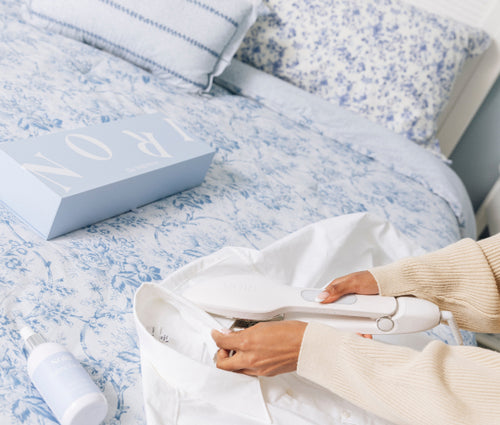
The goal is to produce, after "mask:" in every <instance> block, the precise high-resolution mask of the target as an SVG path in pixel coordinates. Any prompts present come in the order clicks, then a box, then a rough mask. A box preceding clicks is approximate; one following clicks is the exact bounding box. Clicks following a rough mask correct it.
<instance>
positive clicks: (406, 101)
mask: <svg viewBox="0 0 500 425" xmlns="http://www.w3.org/2000/svg"><path fill="white" fill-rule="evenodd" d="M264 4H266V5H267V6H268V7H269V9H270V11H271V12H270V13H269V14H267V15H265V16H261V17H259V18H258V19H257V22H256V24H255V25H254V26H253V27H252V28H251V29H250V31H249V33H248V34H247V36H246V38H245V39H244V41H243V43H242V45H241V47H240V49H239V51H238V53H237V54H236V57H237V58H238V59H240V60H242V61H243V62H246V63H248V64H251V65H253V66H255V67H257V68H259V69H261V70H264V71H266V72H268V73H271V74H274V75H276V76H278V77H280V78H283V79H285V80H287V81H289V82H291V83H293V84H295V85H297V86H299V87H301V88H303V89H305V90H307V91H309V92H311V93H315V94H318V95H319V96H321V97H323V98H325V99H327V100H329V101H331V102H333V103H335V104H338V105H341V106H345V107H346V108H348V109H350V110H352V111H355V112H358V113H361V114H363V115H364V116H366V117H367V118H369V119H370V120H372V121H375V122H378V123H381V124H382V125H385V126H386V127H388V128H389V129H391V130H393V131H395V132H396V133H399V134H402V135H404V136H406V137H407V138H408V139H410V140H412V141H415V142H416V143H418V144H421V145H424V146H426V147H429V148H431V149H434V150H437V151H439V146H438V142H437V140H436V138H435V135H436V132H437V124H436V123H437V119H438V116H439V114H440V112H441V111H442V110H443V109H444V107H445V105H446V102H447V100H448V98H449V95H450V92H451V90H452V87H453V83H454V81H455V80H456V78H457V76H458V75H459V73H460V71H461V69H462V67H463V65H464V63H465V61H466V60H467V59H468V58H470V57H472V56H475V55H479V54H481V53H483V52H484V51H485V50H486V48H487V47H488V45H489V41H490V39H489V36H488V35H487V34H486V33H485V32H484V31H482V30H479V29H475V28H471V27H469V26H466V25H464V24H461V23H458V22H455V21H452V20H449V19H446V18H443V17H440V16H437V15H434V14H431V13H428V12H426V11H423V10H420V9H417V8H415V7H414V6H411V5H409V4H405V3H402V2H400V1H398V0H301V1H294V0H264Z"/></svg>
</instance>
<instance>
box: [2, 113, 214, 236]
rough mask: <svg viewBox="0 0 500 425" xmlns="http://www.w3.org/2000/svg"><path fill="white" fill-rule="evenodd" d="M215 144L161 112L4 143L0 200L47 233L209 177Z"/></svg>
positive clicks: (88, 221)
mask: <svg viewBox="0 0 500 425" xmlns="http://www.w3.org/2000/svg"><path fill="white" fill-rule="evenodd" d="M213 155H214V150H213V149H212V148H210V146H208V145H207V144H205V143H202V142H200V141H197V140H195V139H194V138H193V137H192V136H190V135H188V134H186V133H185V131H184V130H182V129H181V128H180V127H179V126H178V125H176V124H175V123H174V122H172V121H171V120H170V119H169V118H168V117H166V116H164V115H162V114H149V115H142V116H138V117H134V118H128V119H123V120H119V121H115V122H111V123H106V124H100V125H96V126H90V127H86V128H83V129H78V130H72V131H63V132H59V133H53V134H49V135H45V136H41V137H34V138H31V139H27V140H23V141H19V142H14V143H12V142H7V143H1V144H0V200H1V201H2V202H4V203H5V204H6V205H8V206H9V207H10V208H11V209H12V210H14V211H15V212H16V213H17V214H18V215H19V216H21V217H22V218H24V220H26V221H27V222H28V223H29V224H30V225H31V226H32V227H33V228H34V229H35V230H37V231H38V232H39V233H40V234H41V235H42V236H43V237H44V238H46V239H51V238H54V237H56V236H59V235H62V234H65V233H68V232H70V231H72V230H76V229H79V228H81V227H83V226H86V225H88V224H92V223H96V222H98V221H100V220H104V219H106V218H109V217H112V216H115V215H118V214H121V213H123V212H126V211H129V210H131V209H134V208H137V207H140V206H142V205H145V204H148V203H150V202H153V201H156V200H158V199H161V198H164V197H166V196H168V195H172V194H174V193H177V192H180V191H182V190H185V189H189V188H192V187H194V186H197V185H199V184H201V183H202V181H203V179H204V178H205V174H206V172H207V170H208V167H209V166H210V163H211V161H212V158H213Z"/></svg>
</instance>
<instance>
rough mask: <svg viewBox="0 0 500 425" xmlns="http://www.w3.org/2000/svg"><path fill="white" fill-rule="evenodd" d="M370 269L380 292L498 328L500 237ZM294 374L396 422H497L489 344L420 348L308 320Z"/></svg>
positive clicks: (499, 380)
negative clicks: (417, 299)
mask: <svg viewBox="0 0 500 425" xmlns="http://www.w3.org/2000/svg"><path fill="white" fill-rule="evenodd" d="M371 272H372V273H373V275H374V276H375V277H376V279H377V282H378V284H379V286H380V289H381V293H383V294H384V295H403V294H412V295H416V296H419V297H422V298H427V299H429V300H431V301H434V302H436V303H437V304H439V305H440V307H441V308H442V309H449V310H452V311H453V313H454V314H455V315H456V318H457V321H458V322H459V323H460V324H461V325H462V326H463V327H467V328H469V329H478V330H482V331H486V332H496V331H498V329H500V327H499V323H498V321H499V317H500V316H499V310H500V299H499V286H500V235H497V236H495V237H491V238H489V239H486V240H484V241H481V242H479V243H476V242H474V241H472V240H463V241H460V242H458V243H456V244H454V245H451V246H449V247H447V248H444V249H443V250H440V251H436V252H435V253H432V254H427V255H424V256H421V257H417V258H412V259H406V260H401V261H399V262H396V263H394V264H392V265H389V266H384V267H380V268H375V269H373V270H371ZM470 310H472V313H471V312H470ZM477 316H479V317H477ZM297 373H298V374H299V375H301V376H303V377H305V378H308V379H310V380H311V381H313V382H316V383H317V384H319V385H322V386H324V387H325V388H328V389H329V390H331V391H333V392H334V393H336V394H338V395H340V396H342V397H344V398H346V399H347V400H349V401H351V402H352V403H354V404H356V405H358V406H360V407H362V408H364V409H366V410H368V411H370V412H373V413H375V414H377V415H379V416H380V417H383V418H386V419H388V420H390V421H392V422H394V423H396V424H408V425H409V424H411V425H429V424H439V425H475V424H477V425H480V424H493V423H500V422H499V420H500V419H499V418H500V354H499V353H496V352H493V351H490V350H486V349H481V348H477V347H463V346H448V345H446V344H444V343H442V342H439V341H434V342H432V343H430V344H428V345H427V346H426V348H425V349H424V350H423V351H421V352H419V351H415V350H412V349H409V348H407V347H397V346H393V345H387V344H383V343H380V342H376V341H372V340H368V339H365V338H361V337H359V336H357V335H354V334H349V333H345V332H341V331H338V330H336V329H333V328H331V327H329V326H325V325H322V324H318V323H310V324H309V325H308V326H307V328H306V331H305V333H304V338H303V341H302V347H301V352H300V356H299V362H298V366H297Z"/></svg>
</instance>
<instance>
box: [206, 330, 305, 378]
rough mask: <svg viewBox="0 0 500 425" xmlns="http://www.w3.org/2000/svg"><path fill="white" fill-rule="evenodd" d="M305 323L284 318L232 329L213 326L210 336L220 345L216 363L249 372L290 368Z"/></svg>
mask: <svg viewBox="0 0 500 425" xmlns="http://www.w3.org/2000/svg"><path fill="white" fill-rule="evenodd" d="M306 326H307V323H304V322H299V321H296V320H286V321H283V322H262V323H257V324H256V325H254V326H251V327H250V328H248V329H245V330H242V331H236V332H230V331H229V332H227V333H225V332H224V333H223V332H219V331H216V330H213V331H212V338H213V339H214V341H215V343H216V344H217V346H218V347H219V348H220V350H219V351H218V352H217V359H216V361H217V367H218V368H219V369H223V370H228V371H233V372H240V373H244V374H245V375H251V376H274V375H278V374H280V373H285V372H293V371H294V370H296V369H297V362H298V360H299V353H300V346H301V344H302V337H303V336H304V331H305V329H306ZM233 353H234V354H233Z"/></svg>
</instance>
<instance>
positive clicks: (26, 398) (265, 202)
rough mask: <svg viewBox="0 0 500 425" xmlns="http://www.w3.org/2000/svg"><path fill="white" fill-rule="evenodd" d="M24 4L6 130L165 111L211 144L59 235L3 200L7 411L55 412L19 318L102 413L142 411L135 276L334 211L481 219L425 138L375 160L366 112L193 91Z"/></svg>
mask: <svg viewBox="0 0 500 425" xmlns="http://www.w3.org/2000/svg"><path fill="white" fill-rule="evenodd" d="M19 3H21V2H18V1H13V0H0V141H2V142H10V143H15V142H16V140H21V139H25V138H27V137H30V136H35V135H41V134H46V133H49V132H55V131H59V130H62V129H73V128H79V127H83V126H86V125H91V124H97V123H100V122H107V121H111V120H116V119H119V118H122V117H130V116H135V115H139V114H143V113H149V112H155V111H160V112H162V113H164V114H166V115H167V116H169V117H171V118H172V119H173V120H174V121H175V122H176V123H178V124H179V125H180V126H182V127H183V128H184V129H185V130H188V131H189V132H190V133H193V134H196V135H197V136H198V137H199V138H200V139H202V140H204V141H205V142H207V143H209V144H210V145H211V146H213V147H214V148H215V149H216V155H215V158H214V161H213V164H212V166H211V168H210V170H209V172H208V174H207V176H206V179H205V182H204V183H203V184H202V185H201V186H199V187H196V188H194V189H192V190H189V191H185V192H183V193H180V194H177V195H174V196H171V197H169V198H167V199H163V200H161V201H158V202H155V203H153V204H150V205H147V206H145V207H142V208H140V209H138V210H136V211H132V212H128V213H126V214H123V215H120V216H118V217H115V218H111V219H109V220H106V221H104V222H101V223H98V224H95V225H91V226H89V227H86V228H84V229H81V230H79V231H76V232H73V233H70V234H68V235H66V236H63V237H60V238H56V239H55V240H52V241H45V240H43V239H41V238H40V237H39V236H38V235H37V234H36V233H35V232H34V231H33V230H32V229H31V228H30V227H29V226H27V225H26V224H25V223H24V222H23V221H22V220H20V219H19V218H18V217H17V216H16V215H15V214H13V213H12V212H11V211H10V210H9V208H8V207H7V206H5V205H3V204H0V323H1V326H0V423H2V424H16V423H26V424H51V423H54V419H53V417H52V415H51V413H50V411H49V410H48V408H47V407H46V405H45V404H44V403H43V401H42V400H41V399H40V396H39V394H38V392H37V391H36V390H35V389H34V387H33V386H32V385H31V383H30V380H29V378H28V375H27V372H26V359H25V356H24V354H23V352H22V347H21V345H22V344H21V341H20V336H19V327H20V326H22V325H23V324H24V323H27V324H29V325H31V326H32V327H33V328H35V329H36V330H37V331H39V332H41V333H43V334H44V335H45V336H46V337H47V338H48V339H50V340H53V341H57V342H60V343H62V344H63V345H65V346H67V347H68V348H69V349H70V350H71V351H72V352H73V353H74V354H75V355H76V356H77V357H78V359H79V360H81V362H82V364H83V365H84V366H85V367H86V368H87V370H88V371H89V372H90V373H91V375H92V376H93V379H94V380H95V381H96V382H97V384H98V385H99V386H100V387H101V388H102V389H103V391H104V392H105V394H106V397H107V399H108V402H109V404H110V410H109V414H108V417H107V420H106V423H109V424H114V423H127V424H141V423H144V415H143V407H142V396H141V380H140V363H139V350H138V346H137V338H136V332H135V328H134V321H133V314H132V302H133V297H134V294H135V291H136V290H137V288H138V287H139V286H140V285H141V283H143V282H159V281H161V280H162V279H163V278H165V277H166V276H167V275H168V274H169V273H170V272H172V271H174V270H176V269H178V268H179V267H181V266H182V265H184V264H186V263H188V262H190V261H191V260H193V259H195V258H198V257H200V256H204V255H207V254H210V253H212V252H214V251H216V250H218V249H220V248H222V247H223V246H226V245H234V246H246V247H253V248H262V247H264V246H266V245H268V244H269V243H271V242H273V241H275V240H276V239H278V238H281V237H283V236H284V235H287V234H289V233H291V232H293V231H295V230H297V229H299V228H301V227H303V226H305V225H307V224H309V223H312V222H315V221H318V220H321V219H324V218H327V217H332V216H337V215H341V214H348V213H354V212H361V211H370V212H372V213H374V214H377V215H379V216H381V217H384V218H386V219H388V220H390V221H391V222H392V223H393V224H394V225H395V226H396V227H398V228H399V229H400V230H401V231H402V232H403V233H404V234H406V235H407V236H408V237H409V238H410V239H412V240H413V241H414V242H415V243H417V244H418V245H420V246H422V247H423V248H424V249H427V250H433V249H437V248H440V247H442V246H445V245H447V244H449V243H452V242H454V241H456V240H457V239H459V238H460V237H462V236H464V234H465V233H466V231H465V229H467V228H469V227H470V226H473V223H466V222H465V221H464V217H466V216H467V214H464V213H463V211H462V212H461V211H460V209H461V208H462V209H463V210H467V209H469V208H470V205H469V204H467V202H465V203H464V204H463V205H462V206H461V205H459V204H457V201H456V197H454V196H452V195H450V196H448V194H447V189H446V187H447V186H446V185H445V184H444V183H443V182H448V185H449V187H450V193H452V192H456V191H457V190H458V191H461V190H463V188H462V187H461V186H460V182H459V181H458V179H456V177H454V176H451V175H450V170H449V169H448V167H447V166H446V165H445V164H444V163H440V165H438V166H435V167H434V171H433V174H432V181H430V179H431V177H429V176H428V175H426V173H425V170H426V168H425V167H423V168H422V172H421V174H418V167H415V162H418V161H427V160H429V161H435V157H434V156H433V155H432V154H430V153H428V152H426V151H424V150H423V149H421V150H420V151H419V153H418V154H416V156H412V155H410V156H411V157H412V158H408V157H409V155H405V154H401V155H396V154H395V151H397V150H398V149H401V150H402V151H403V150H404V149H405V146H407V145H406V144H405V143H404V142H402V141H401V143H399V142H397V143H396V142H394V143H393V144H392V145H391V146H394V147H391V151H392V154H394V158H398V159H397V161H396V160H394V161H392V163H391V161H387V160H383V159H380V158H379V157H380V155H377V152H376V151H377V149H376V146H375V147H374V146H372V147H370V148H369V149H368V148H367V147H366V146H365V145H363V140H362V139H366V138H367V137H368V138H369V137H370V133H369V132H367V131H365V132H364V133H359V134H358V133H356V132H354V133H353V135H352V136H349V137H348V136H346V134H348V133H349V128H350V126H351V127H352V129H353V130H354V129H355V128H358V129H359V128H363V126H364V125H365V123H366V122H365V121H364V120H363V119H359V120H351V121H349V122H346V124H345V125H340V124H339V122H338V121H336V122H335V125H334V126H333V127H332V128H330V129H328V128H326V127H328V124H325V123H324V122H321V123H316V122H315V121H314V115H313V116H310V117H308V119H304V120H298V119H296V117H292V116H289V114H288V113H287V111H286V108H284V109H283V111H278V110H276V108H270V107H269V106H268V105H266V102H259V101H257V100H255V99H252V98H250V97H246V96H241V95H234V94H231V93H230V92H229V91H227V90H226V89H224V88H222V87H220V86H216V87H214V89H213V91H212V92H211V94H209V95H204V96H199V95H186V94H184V93H182V92H180V91H175V90H174V89H173V88H171V87H169V86H168V85H167V84H166V83H165V82H162V81H161V80H160V79H156V78H154V77H152V76H151V75H150V74H148V73H147V72H145V71H143V70H141V69H139V68H137V67H135V66H133V65H131V64H128V63H126V62H124V61H123V60H120V59H117V58H115V57H113V56H111V55H109V54H107V53H105V52H102V51H99V50H96V49H93V48H91V47H89V46H87V45H84V44H81V43H78V42H76V41H73V40H70V39H66V38H63V37H60V36H57V35H53V34H47V33H43V32H41V31H39V30H37V29H35V28H32V27H30V26H28V25H26V24H25V23H23V21H22V18H21V15H20V13H19V10H18V9H19ZM325 125H326V127H325ZM332 125H333V123H332ZM335 126H336V127H338V128H342V134H343V135H342V137H339V138H336V136H335V132H334V131H332V129H333V128H335ZM366 128H369V127H366ZM356 134H358V135H356ZM360 134H361V135H360ZM390 136H391V135H389V137H390ZM394 137H395V138H396V139H395V140H396V141H399V140H400V139H399V138H398V137H397V136H394ZM408 143H410V142H408ZM381 149H382V150H383V149H386V150H387V147H385V148H383V147H381ZM404 158H406V159H404ZM404 161H407V163H405V162H404ZM436 167H437V168H436ZM440 167H441V168H440ZM436 169H438V170H439V169H442V170H443V171H442V174H443V178H442V179H441V180H440V182H439V183H436V179H437V177H436V174H439V173H438V172H437V171H436ZM405 170H411V172H405ZM450 176H451V177H450ZM436 184H437V186H439V187H440V188H441V189H440V190H435V188H436ZM457 187H458V189H457ZM442 337H443V338H445V339H446V335H444V336H442Z"/></svg>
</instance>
